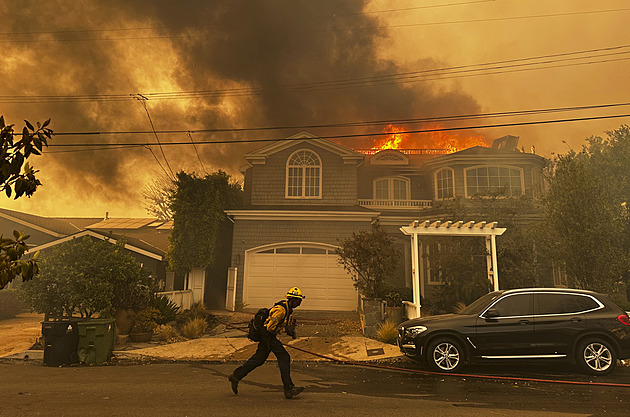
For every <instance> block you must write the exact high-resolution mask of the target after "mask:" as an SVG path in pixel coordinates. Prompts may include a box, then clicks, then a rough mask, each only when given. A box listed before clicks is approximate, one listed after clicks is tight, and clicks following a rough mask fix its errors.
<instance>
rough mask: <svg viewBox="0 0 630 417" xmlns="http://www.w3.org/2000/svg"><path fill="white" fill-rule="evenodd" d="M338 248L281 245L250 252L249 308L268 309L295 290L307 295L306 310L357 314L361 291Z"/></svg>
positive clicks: (246, 291) (247, 277) (245, 289)
mask: <svg viewBox="0 0 630 417" xmlns="http://www.w3.org/2000/svg"><path fill="white" fill-rule="evenodd" d="M337 259H338V256H337V255H336V253H335V251H334V248H332V247H329V246H323V245H321V246H318V245H296V244H293V245H279V246H275V247H265V248H263V249H260V250H257V251H251V252H248V253H247V256H246V258H245V280H244V287H243V302H244V303H245V304H247V307H248V308H259V307H268V306H271V305H273V303H275V302H277V301H279V300H282V299H284V298H285V295H286V292H287V290H288V289H289V288H291V287H300V289H301V290H302V292H303V293H304V294H305V295H306V300H305V301H304V303H302V306H301V308H303V309H305V310H336V311H353V310H356V308H357V291H356V289H355V288H354V285H353V281H352V279H351V278H350V276H349V275H348V274H346V271H345V270H344V269H343V267H342V266H340V265H339V264H338V263H337Z"/></svg>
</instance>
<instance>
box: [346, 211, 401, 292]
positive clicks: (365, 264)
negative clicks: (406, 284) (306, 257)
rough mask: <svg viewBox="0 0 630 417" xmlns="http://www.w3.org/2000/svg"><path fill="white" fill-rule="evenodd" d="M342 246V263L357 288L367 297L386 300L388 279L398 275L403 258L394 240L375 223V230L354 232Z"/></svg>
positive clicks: (373, 228)
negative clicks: (400, 259)
mask: <svg viewBox="0 0 630 417" xmlns="http://www.w3.org/2000/svg"><path fill="white" fill-rule="evenodd" d="M339 246H340V248H339V249H338V254H339V263H340V264H341V265H343V267H344V269H345V270H346V271H347V272H348V273H349V274H350V275H351V276H352V279H353V280H354V286H355V287H356V288H357V289H358V290H360V291H361V292H362V293H363V294H364V295H365V296H366V297H367V298H379V297H382V296H383V288H384V285H383V284H384V282H385V279H386V278H387V276H388V275H391V274H394V273H395V272H396V269H397V266H398V258H399V256H400V252H399V251H398V250H396V248H395V247H394V240H393V238H392V237H391V236H389V235H388V234H387V233H386V232H385V231H383V230H382V229H381V228H380V226H379V224H378V222H375V223H373V224H372V230H371V231H369V232H367V231H362V232H359V233H352V236H351V237H349V238H348V239H345V240H343V241H341V242H340V245H339Z"/></svg>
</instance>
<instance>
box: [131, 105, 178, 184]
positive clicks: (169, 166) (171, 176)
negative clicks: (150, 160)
mask: <svg viewBox="0 0 630 417" xmlns="http://www.w3.org/2000/svg"><path fill="white" fill-rule="evenodd" d="M136 99H137V100H138V101H139V102H140V104H141V105H142V107H143V108H144V111H145V112H146V113H147V117H148V118H149V123H150V124H151V131H152V132H153V134H154V135H155V140H156V142H157V144H158V146H159V147H160V152H161V153H162V158H164V162H165V163H166V166H167V167H168V170H169V172H170V173H171V175H170V176H169V175H168V172H166V170H165V169H164V167H163V166H162V164H161V163H160V161H159V160H158V159H157V157H156V156H155V154H154V153H153V150H152V149H151V148H150V147H148V146H145V147H146V148H147V149H148V150H149V152H151V155H153V157H154V158H155V160H156V161H157V163H158V165H159V166H160V168H162V171H164V174H166V176H167V177H168V178H169V179H171V180H175V174H174V173H173V170H172V169H171V165H170V164H169V163H168V159H166V155H165V154H164V149H162V144H161V143H160V138H159V137H158V134H157V132H156V131H155V126H153V120H152V119H151V115H150V114H149V108H148V107H147V103H146V102H147V98H146V97H144V96H143V95H142V94H138V95H137V97H136Z"/></svg>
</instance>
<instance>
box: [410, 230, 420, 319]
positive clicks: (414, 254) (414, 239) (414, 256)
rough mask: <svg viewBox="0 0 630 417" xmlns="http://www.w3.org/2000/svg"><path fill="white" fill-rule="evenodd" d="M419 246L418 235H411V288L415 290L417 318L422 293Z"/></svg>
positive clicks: (414, 298) (414, 302) (414, 300)
mask: <svg viewBox="0 0 630 417" xmlns="http://www.w3.org/2000/svg"><path fill="white" fill-rule="evenodd" d="M418 254H419V245H418V234H416V233H414V234H412V235H411V287H412V290H413V304H414V307H415V310H416V311H415V314H416V317H420V307H421V301H420V299H421V293H420V266H419V262H418Z"/></svg>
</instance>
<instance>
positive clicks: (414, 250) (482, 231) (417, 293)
mask: <svg viewBox="0 0 630 417" xmlns="http://www.w3.org/2000/svg"><path fill="white" fill-rule="evenodd" d="M505 230H506V229H505V228H500V227H497V222H473V221H470V222H466V223H464V222H463V221H458V222H451V221H448V222H441V221H439V220H436V221H429V220H425V221H420V220H416V221H414V222H413V223H411V224H410V225H409V226H404V227H401V228H400V231H401V232H403V233H404V234H406V235H408V236H411V272H412V288H413V304H411V303H407V306H408V308H407V317H409V318H414V317H420V307H421V303H420V299H421V296H424V280H421V279H420V267H419V263H418V254H419V253H420V242H419V240H418V236H419V235H423V236H480V237H484V238H485V239H486V251H487V256H486V266H487V270H488V280H489V281H490V282H492V286H493V287H494V290H495V291H496V290H498V289H499V270H498V268H497V243H496V236H500V235H502V234H503V233H504V232H505ZM409 307H412V308H409ZM410 310H411V311H410ZM412 316H413V317H412Z"/></svg>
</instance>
